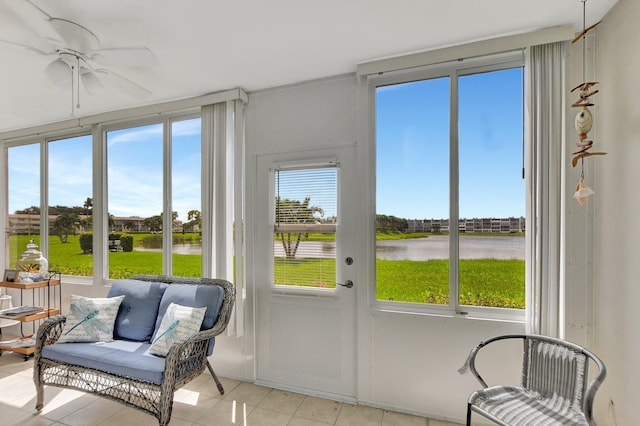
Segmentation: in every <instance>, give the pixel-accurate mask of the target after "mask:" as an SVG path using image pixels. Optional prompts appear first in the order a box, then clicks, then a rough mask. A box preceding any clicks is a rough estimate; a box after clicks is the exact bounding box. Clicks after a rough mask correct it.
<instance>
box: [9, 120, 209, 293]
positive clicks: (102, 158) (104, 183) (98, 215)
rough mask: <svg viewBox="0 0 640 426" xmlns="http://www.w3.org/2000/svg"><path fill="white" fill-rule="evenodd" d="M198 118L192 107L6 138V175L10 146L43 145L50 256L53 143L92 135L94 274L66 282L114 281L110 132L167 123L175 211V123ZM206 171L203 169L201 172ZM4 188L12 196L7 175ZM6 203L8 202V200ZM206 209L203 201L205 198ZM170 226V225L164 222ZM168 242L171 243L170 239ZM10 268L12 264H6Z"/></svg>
mask: <svg viewBox="0 0 640 426" xmlns="http://www.w3.org/2000/svg"><path fill="white" fill-rule="evenodd" d="M194 118H201V114H200V109H199V108H196V109H189V110H185V111H177V112H174V113H168V114H162V115H161V116H157V115H156V116H151V117H144V118H136V119H129V120H121V121H117V122H111V123H105V124H102V125H101V124H96V125H93V126H91V128H90V129H89V130H87V129H86V128H81V129H70V130H62V131H55V132H49V133H44V134H37V135H30V136H26V137H23V138H17V139H15V140H11V141H3V146H2V148H3V149H4V151H5V156H4V162H3V165H2V167H3V168H4V169H5V173H4V176H6V174H7V173H8V169H7V165H8V163H7V161H8V156H7V153H8V149H9V148H13V147H19V146H26V145H39V151H40V169H39V172H40V179H39V182H40V200H39V207H40V212H41V214H40V241H41V242H45V241H46V242H47V244H42V243H41V244H40V247H39V250H40V251H41V252H42V254H43V256H45V257H46V258H48V257H49V244H48V238H49V237H50V232H49V224H48V213H49V202H48V201H49V170H50V169H51V168H52V167H55V164H49V143H50V142H57V141H61V140H64V139H71V138H76V137H82V136H90V137H91V139H92V141H91V143H92V148H91V152H92V164H93V167H92V169H93V170H92V180H93V182H92V187H93V190H92V194H91V196H92V197H93V200H94V212H95V213H94V223H93V235H94V239H93V253H94V259H93V275H91V276H79V275H64V280H65V282H68V283H72V284H92V283H96V282H110V281H113V280H112V279H110V278H109V277H108V274H109V267H108V265H109V264H108V254H109V253H108V249H107V247H106V241H107V239H108V233H109V227H108V212H107V209H106V207H107V206H108V176H107V161H108V158H107V147H106V134H107V132H109V131H113V130H123V129H133V128H136V127H142V126H147V125H153V124H162V125H163V142H162V147H163V148H162V149H163V160H162V161H163V165H162V167H163V212H165V211H169V212H170V211H171V204H172V200H171V196H172V194H171V192H172V191H171V190H172V188H171V176H170V174H171V169H170V168H169V169H166V168H167V167H169V166H170V165H171V144H172V140H171V139H172V138H171V129H172V125H173V123H175V122H178V121H183V120H190V119H194ZM201 173H202V172H201ZM3 181H4V182H3V185H2V188H3V190H4V191H5V199H7V198H6V197H8V181H7V178H6V177H3ZM5 205H6V203H5ZM201 209H202V200H201ZM9 214H10V212H9V211H8V210H7V209H6V208H5V210H4V211H3V212H2V216H3V217H4V222H3V223H6V220H8V215H9ZM163 217H164V219H165V221H167V220H168V221H169V224H171V214H170V213H169V214H168V215H167V214H166V213H165V214H163ZM163 225H164V226H167V224H166V223H165V224H163ZM171 237H172V235H170V234H169V233H163V266H162V268H163V270H162V273H163V274H170V273H171V261H172V252H171V250H172V238H171ZM167 241H168V242H167ZM7 244H8V240H7V241H5V246H4V247H6V248H5V249H4V250H2V251H3V253H4V254H3V256H2V259H3V263H4V262H6V256H7V255H8V252H7V250H8V246H7ZM204 249H205V248H204V247H203V252H202V257H203V258H204V257H205V256H210V255H211V254H210V253H208V254H207V253H205V250H204ZM166 259H169V264H168V265H169V266H168V267H167V261H166ZM5 266H7V267H10V265H5Z"/></svg>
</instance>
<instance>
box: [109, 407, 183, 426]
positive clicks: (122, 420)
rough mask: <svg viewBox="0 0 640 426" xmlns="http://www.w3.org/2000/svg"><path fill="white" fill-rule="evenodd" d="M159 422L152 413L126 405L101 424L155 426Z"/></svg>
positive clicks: (112, 425) (111, 425) (110, 425)
mask: <svg viewBox="0 0 640 426" xmlns="http://www.w3.org/2000/svg"><path fill="white" fill-rule="evenodd" d="M157 424H158V420H156V418H155V417H154V416H152V415H151V414H148V413H145V412H143V411H140V410H136V409H135V408H130V407H125V408H124V409H123V410H120V411H118V412H117V413H116V414H114V415H113V416H111V417H109V418H108V419H106V420H105V421H103V422H102V423H100V425H99V426H153V425H157ZM172 424H173V423H172Z"/></svg>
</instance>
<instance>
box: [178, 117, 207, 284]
mask: <svg viewBox="0 0 640 426" xmlns="http://www.w3.org/2000/svg"><path fill="white" fill-rule="evenodd" d="M200 133H201V132H200V118H196V119H192V120H183V121H177V122H174V123H172V126H171V174H172V175H171V182H172V191H171V192H172V196H173V200H172V209H173V211H174V212H175V218H174V221H173V223H174V225H173V248H172V250H173V255H172V262H173V267H172V271H173V274H174V275H180V276H190V277H197V276H201V275H202V219H201V212H202V207H201V206H202V203H201V201H200V198H201V191H200V188H201V176H200V169H201V162H202V160H201V139H200Z"/></svg>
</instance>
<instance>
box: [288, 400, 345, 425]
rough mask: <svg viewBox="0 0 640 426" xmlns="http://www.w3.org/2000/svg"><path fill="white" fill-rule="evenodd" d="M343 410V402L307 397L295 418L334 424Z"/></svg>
mask: <svg viewBox="0 0 640 426" xmlns="http://www.w3.org/2000/svg"><path fill="white" fill-rule="evenodd" d="M341 408H342V403H341V402H336V401H330V400H328V399H322V398H316V397H313V396H307V397H305V398H304V400H303V401H302V404H300V408H298V411H296V414H295V416H294V417H302V418H304V419H309V420H315V421H319V422H323V423H329V424H334V423H335V421H336V419H337V418H338V414H340V409H341Z"/></svg>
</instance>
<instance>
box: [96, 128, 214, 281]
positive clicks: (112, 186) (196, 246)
mask: <svg viewBox="0 0 640 426" xmlns="http://www.w3.org/2000/svg"><path fill="white" fill-rule="evenodd" d="M165 128H168V129H170V132H169V138H167V139H166V140H165ZM200 133H201V130H200V118H194V119H187V120H176V121H172V120H168V121H165V122H162V123H155V124H149V125H145V126H139V127H132V128H125V129H117V130H110V131H107V132H106V139H107V159H108V167H107V176H108V177H107V185H108V200H109V201H108V212H109V237H108V251H109V278H124V277H127V276H130V275H131V274H132V273H143V274H162V273H168V271H171V273H172V274H175V275H182V276H201V275H202V240H201V223H200V221H201V201H200V194H201V191H200V187H201V184H200V181H201V172H200V170H201V148H200V146H201V142H200ZM165 153H166V154H165ZM165 164H170V166H169V167H168V168H165ZM165 170H166V174H165ZM165 181H170V182H171V186H170V190H169V189H168V187H165ZM169 194H170V195H169ZM166 199H170V200H171V203H170V204H168V205H170V208H167V206H165V202H164V200H166ZM131 251H135V252H136V254H135V257H134V256H131V254H130V252H131ZM165 253H170V255H169V256H164V254H165ZM132 262H133V263H132Z"/></svg>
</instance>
